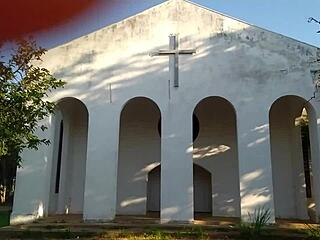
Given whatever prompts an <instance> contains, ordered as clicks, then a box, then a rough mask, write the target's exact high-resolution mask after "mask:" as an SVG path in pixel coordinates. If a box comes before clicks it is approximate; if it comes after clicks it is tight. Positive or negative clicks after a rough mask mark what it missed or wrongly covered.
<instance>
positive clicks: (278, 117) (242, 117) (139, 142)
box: [11, 0, 320, 223]
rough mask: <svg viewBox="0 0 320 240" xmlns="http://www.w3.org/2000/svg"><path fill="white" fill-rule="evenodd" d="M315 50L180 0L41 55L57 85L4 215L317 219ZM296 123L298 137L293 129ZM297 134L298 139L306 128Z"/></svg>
mask: <svg viewBox="0 0 320 240" xmlns="http://www.w3.org/2000/svg"><path fill="white" fill-rule="evenodd" d="M317 59H320V51H318V49H317V48H316V47H314V46H311V45H308V44H305V43H302V42H299V41H296V40H294V39H290V38H288V37H285V36H282V35H280V34H277V33H273V32H270V31H268V30H265V29H261V28H259V27H256V26H253V25H250V24H247V23H244V22H242V21H239V20H236V19H234V18H231V17H228V16H225V15H223V14H220V13H218V12H215V11H212V10H210V9H206V8H204V7H202V6H199V5H196V4H194V3H192V2H189V1H186V0H169V1H166V2H164V3H162V4H160V5H157V6H155V7H153V8H151V9H148V10H146V11H144V12H142V13H139V14H137V15H135V16H133V17H130V18H128V19H125V20H123V21H121V22H118V23H115V24H112V25H111V26H107V27H105V28H102V29H100V30H98V31H96V32H93V33H90V34H88V35H86V36H83V37H80V38H78V39H75V40H72V41H70V42H68V43H65V44H63V45H61V46H58V47H55V48H53V49H50V50H49V51H48V52H47V54H46V56H45V57H44V62H43V64H44V66H45V67H47V68H48V69H50V71H51V72H52V73H53V74H54V75H55V76H56V77H57V78H60V79H63V80H64V81H65V82H66V83H67V84H66V86H65V87H64V88H63V89H59V90H56V91H53V92H52V93H50V100H51V101H55V102H56V103H57V109H56V114H54V115H53V116H51V117H50V118H48V119H47V120H46V121H45V122H44V124H45V125H47V126H48V130H46V131H45V132H39V134H40V135H41V136H43V137H45V138H47V139H49V140H50V141H51V144H50V145H49V146H41V147H40V148H39V150H38V151H25V152H24V153H23V156H22V158H23V166H22V168H19V169H18V171H17V180H16V190H15V198H14V205H13V212H12V215H11V220H12V223H14V222H17V221H24V220H28V219H29V220H30V219H34V218H37V217H45V216H48V215H55V214H82V216H83V219H84V220H88V221H89V220H94V221H109V220H112V219H114V218H115V216H117V215H148V214H149V213H157V214H159V220H160V221H161V222H162V223H166V222H171V221H179V222H192V221H193V220H194V219H196V218H197V216H198V215H199V214H200V215H201V214H208V215H210V216H213V217H237V218H242V219H244V220H246V219H247V217H248V213H254V211H255V210H257V209H259V208H264V209H269V210H270V211H271V220H270V221H271V222H274V221H275V220H276V219H310V218H311V219H313V220H317V219H318V216H320V153H319V148H320V141H319V137H320V127H319V124H320V101H319V100H320V99H319V98H318V88H317V80H318V79H317V78H318V77H319V72H320V65H318V66H317ZM303 129H304V131H303ZM303 133H304V134H303Z"/></svg>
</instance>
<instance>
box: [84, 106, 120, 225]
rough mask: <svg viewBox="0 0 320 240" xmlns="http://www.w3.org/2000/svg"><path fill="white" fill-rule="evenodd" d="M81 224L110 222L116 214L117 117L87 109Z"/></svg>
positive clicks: (108, 108)
mask: <svg viewBox="0 0 320 240" xmlns="http://www.w3.org/2000/svg"><path fill="white" fill-rule="evenodd" d="M89 115H90V120H89V129H88V131H89V132H88V150H87V166H86V182H85V195H84V212H83V218H84V220H112V219H114V217H115V211H116V196H117V193H116V189H117V163H118V144H119V140H118V139H119V138H118V134H119V113H118V111H116V109H115V108H114V106H110V105H109V106H99V107H96V108H89Z"/></svg>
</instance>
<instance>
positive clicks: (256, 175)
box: [237, 102, 275, 222]
mask: <svg viewBox="0 0 320 240" xmlns="http://www.w3.org/2000/svg"><path fill="white" fill-rule="evenodd" d="M258 106H259V104H258V103H257V102H255V105H254V106H253V105H250V104H244V105H242V106H241V107H240V109H238V111H237V114H238V119H237V120H238V121H237V128H238V146H239V148H238V151H239V177H240V197H241V218H242V220H243V221H248V220H250V219H249V216H248V213H250V214H254V211H255V210H256V209H259V208H264V209H268V210H270V211H271V218H270V222H274V221H275V215H274V199H273V185H272V184H273V183H272V168H271V153H270V139H269V113H268V109H267V108H266V107H265V108H263V107H261V106H259V107H258Z"/></svg>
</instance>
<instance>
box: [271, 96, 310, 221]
mask: <svg viewBox="0 0 320 240" xmlns="http://www.w3.org/2000/svg"><path fill="white" fill-rule="evenodd" d="M312 111H313V109H312V107H311V105H310V104H309V103H307V101H306V100H305V99H303V98H301V97H297V96H284V97H281V98H279V99H278V100H276V101H275V102H274V103H273V104H272V106H271V109H270V113H269V123H270V143H271V158H272V177H273V191H274V202H275V215H276V218H293V219H304V220H306V219H315V201H314V194H313V192H314V191H313V190H314V187H313V178H312V154H311V150H310V134H312V133H311V132H310V131H309V122H310V121H311V120H312V121H316V120H315V119H311V118H310V117H311V114H310V113H311V112H312Z"/></svg>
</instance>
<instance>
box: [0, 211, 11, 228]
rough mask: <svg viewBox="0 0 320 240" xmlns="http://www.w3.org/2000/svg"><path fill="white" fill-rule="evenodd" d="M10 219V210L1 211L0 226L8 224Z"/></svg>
mask: <svg viewBox="0 0 320 240" xmlns="http://www.w3.org/2000/svg"><path fill="white" fill-rule="evenodd" d="M9 221H10V212H8V211H3V212H2V211H1V212H0V227H4V226H8V225H9Z"/></svg>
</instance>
